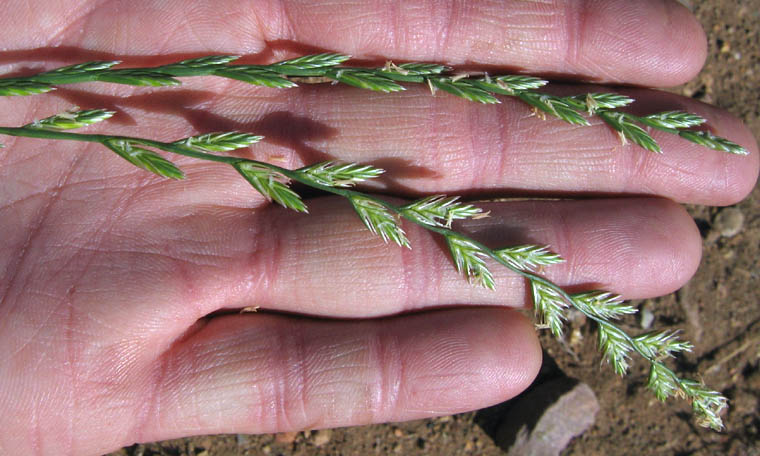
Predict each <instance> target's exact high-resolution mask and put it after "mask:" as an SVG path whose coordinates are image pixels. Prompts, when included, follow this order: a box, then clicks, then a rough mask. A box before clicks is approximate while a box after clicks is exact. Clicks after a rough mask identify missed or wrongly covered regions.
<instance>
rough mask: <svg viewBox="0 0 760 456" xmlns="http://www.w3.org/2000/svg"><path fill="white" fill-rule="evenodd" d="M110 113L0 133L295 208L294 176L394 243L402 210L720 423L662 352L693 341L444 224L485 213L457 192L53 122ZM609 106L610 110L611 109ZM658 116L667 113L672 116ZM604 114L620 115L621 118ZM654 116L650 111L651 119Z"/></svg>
mask: <svg viewBox="0 0 760 456" xmlns="http://www.w3.org/2000/svg"><path fill="white" fill-rule="evenodd" d="M112 114H113V113H112V112H110V111H105V110H88V111H78V112H69V113H64V114H60V115H57V116H52V117H48V118H47V119H43V120H41V121H36V122H33V123H31V124H28V125H25V126H22V127H0V134H5V135H10V136H25V137H31V138H44V139H51V140H70V141H80V142H92V143H99V144H101V145H103V146H105V147H107V148H108V149H110V150H112V151H113V152H115V153H116V154H118V155H119V156H121V157H122V158H124V159H125V160H127V161H129V162H130V163H132V164H134V165H136V166H139V167H142V168H144V169H146V170H148V171H151V172H153V173H155V174H158V175H160V176H163V177H167V178H173V179H181V178H183V177H184V174H183V173H182V171H180V170H179V168H177V167H176V166H175V165H174V164H173V163H171V162H170V161H168V160H166V159H165V158H163V157H162V156H160V155H159V154H158V153H157V152H156V150H159V151H164V152H170V153H174V154H178V155H184V156H187V157H192V158H196V159H200V160H206V161H214V162H218V163H223V164H226V165H230V166H232V167H233V168H235V169H236V170H237V171H238V172H239V173H240V174H241V175H242V176H243V177H244V178H245V179H246V180H247V181H248V182H249V183H250V184H251V185H252V186H253V187H254V188H255V189H256V190H258V191H259V192H260V193H261V194H262V195H264V196H265V197H267V198H269V199H271V200H273V201H275V202H277V203H278V204H281V205H282V206H284V207H287V208H290V209H293V210H295V211H299V212H307V207H306V204H305V203H304V202H303V200H302V199H301V197H300V196H299V195H298V194H297V193H296V192H294V191H293V190H292V189H291V188H290V187H289V186H288V184H289V182H290V181H296V182H299V183H301V184H303V185H306V186H308V187H311V188H314V189H317V190H321V191H323V192H327V193H332V194H335V195H338V196H341V197H343V198H346V199H347V200H348V201H349V202H350V203H351V204H352V205H353V207H354V209H355V210H356V212H357V214H358V215H359V217H360V218H361V220H362V221H363V222H364V224H365V225H366V227H367V228H368V229H369V230H370V231H371V232H373V233H375V234H377V235H379V236H381V237H382V238H383V240H385V241H386V242H388V241H389V240H390V241H393V242H395V243H396V244H398V245H399V246H402V247H411V246H410V243H409V240H408V239H407V237H406V234H405V232H404V230H403V228H402V227H401V224H400V222H399V219H400V218H403V219H406V220H408V221H409V222H412V223H414V224H416V225H418V226H420V227H422V228H424V229H426V230H428V231H430V232H433V233H436V234H438V235H440V236H442V237H443V238H444V239H445V240H446V242H447V245H448V246H449V251H450V254H451V257H452V260H453V261H454V264H455V266H456V268H457V270H458V271H460V272H461V273H463V274H464V275H465V276H466V277H467V278H468V279H469V280H470V282H471V283H474V284H478V285H481V286H484V287H486V288H489V289H493V288H494V287H495V281H494V278H493V275H492V274H491V272H490V269H489V267H488V265H487V261H486V260H490V261H492V262H495V263H497V264H500V265H502V266H504V267H506V268H508V269H509V270H511V271H513V272H514V273H517V274H519V275H520V276H522V277H524V278H525V279H526V280H527V282H528V284H529V285H530V289H531V293H532V297H533V302H534V308H535V313H536V317H537V320H538V322H539V326H544V327H548V328H549V329H551V331H552V333H554V334H555V336H557V337H561V336H562V331H563V325H564V320H565V318H566V317H565V314H566V311H567V309H568V308H569V307H575V308H576V309H578V310H579V311H580V312H582V313H583V314H584V315H586V316H587V317H588V318H589V319H591V320H593V321H594V322H596V324H597V327H598V331H599V346H600V349H601V351H602V352H603V354H604V356H605V358H606V359H607V360H608V361H609V362H610V364H612V366H613V368H614V370H615V371H616V372H617V373H618V374H620V375H625V374H626V372H627V370H628V360H629V357H630V353H631V352H636V353H638V354H639V355H640V356H641V357H643V358H644V359H645V360H646V361H647V362H648V363H649V366H650V374H649V382H648V387H649V388H650V389H651V390H652V391H653V392H654V394H655V396H656V397H657V398H658V399H660V400H665V399H666V398H667V397H669V396H671V395H679V396H682V397H685V398H688V399H689V400H691V403H692V408H693V410H694V412H695V414H696V416H697V418H698V420H699V423H700V424H702V425H704V426H708V427H711V428H713V429H716V430H719V429H722V427H723V423H722V421H721V418H720V413H721V412H722V411H723V410H724V409H725V408H726V406H727V400H726V398H725V397H723V396H722V395H720V393H718V392H716V391H712V390H710V389H708V388H707V387H706V386H705V385H703V384H702V383H700V382H696V381H693V380H689V379H682V378H680V377H678V375H676V374H675V373H674V372H673V371H672V370H670V369H669V368H668V367H667V366H666V365H665V364H664V363H663V360H664V359H666V358H668V357H671V356H673V355H674V354H675V353H678V352H681V351H689V350H691V348H692V345H691V344H689V343H688V342H684V341H681V340H679V339H678V338H677V337H676V336H677V334H676V333H673V332H670V333H669V332H651V333H646V334H641V335H638V336H631V335H629V334H627V333H626V332H625V331H623V330H622V329H621V328H620V327H619V326H617V325H616V324H615V323H614V320H616V319H618V318H620V317H621V316H624V315H627V314H632V313H635V312H636V310H635V309H634V308H633V307H631V306H629V305H626V304H624V303H623V302H622V300H621V299H620V297H619V296H617V295H614V294H612V293H609V292H605V291H601V290H599V291H591V292H585V293H579V294H569V293H567V292H566V291H565V290H563V289H562V288H561V287H560V286H558V285H556V284H555V283H553V282H552V281H550V280H548V279H546V278H545V277H542V276H541V275H539V274H538V273H537V272H536V270H537V269H538V268H541V267H543V266H549V265H551V264H556V263H560V262H562V261H563V260H562V258H561V257H560V256H559V255H557V254H555V253H552V252H550V251H549V250H548V249H547V248H546V247H543V246H537V245H523V246H514V247H504V248H498V249H493V248H490V247H487V246H486V245H484V244H482V243H481V242H479V241H477V240H475V239H472V238H471V237H469V236H467V235H465V234H462V233H460V232H458V231H456V230H454V229H453V228H452V223H453V222H454V221H456V220H461V219H467V218H477V217H483V216H486V215H487V214H486V213H483V211H482V210H481V209H479V208H477V207H474V206H472V205H469V204H465V203H462V202H459V201H458V199H457V197H447V196H445V195H436V196H431V197H426V198H422V199H420V200H417V201H413V202H411V203H408V204H405V205H395V204H392V203H390V202H388V201H386V200H384V199H382V198H378V197H377V196H374V195H371V194H367V193H363V192H360V191H357V190H354V189H352V188H350V187H352V186H353V185H354V184H356V183H358V182H362V181H364V180H367V179H373V178H376V177H378V176H380V175H381V174H382V173H383V172H384V171H383V170H382V169H379V168H375V167H372V166H369V165H359V164H353V163H347V164H340V163H336V162H323V163H317V164H314V165H310V166H306V167H303V168H300V169H295V170H290V169H286V168H282V167H280V166H277V165H273V164H271V163H266V162H262V161H257V160H250V159H246V158H240V157H231V156H223V155H218V154H215V153H214V152H224V151H230V150H235V149H239V148H242V147H247V146H249V145H251V144H253V143H255V142H257V141H259V140H261V136H254V135H249V134H246V133H240V132H223V133H209V134H203V135H197V136H192V137H189V138H183V139H180V140H177V141H173V142H162V141H155V140H150V139H145V138H135V137H130V136H113V135H102V134H80V133H70V132H66V131H61V130H66V129H71V128H78V127H83V126H86V125H90V124H92V123H95V122H98V121H101V120H105V119H107V118H109V117H110V116H111V115H112ZM609 115H610V116H612V117H614V116H613V114H612V113H609ZM663 117H665V118H670V119H671V120H672V116H670V117H669V116H667V115H663ZM605 120H606V119H605ZM687 120H688V119H687ZM611 121H613V122H614V121H619V122H621V123H622V122H624V121H625V119H619V118H618V119H612V120H611ZM655 122H656V121H655V120H652V123H655ZM687 123H688V122H687ZM663 128H670V127H663Z"/></svg>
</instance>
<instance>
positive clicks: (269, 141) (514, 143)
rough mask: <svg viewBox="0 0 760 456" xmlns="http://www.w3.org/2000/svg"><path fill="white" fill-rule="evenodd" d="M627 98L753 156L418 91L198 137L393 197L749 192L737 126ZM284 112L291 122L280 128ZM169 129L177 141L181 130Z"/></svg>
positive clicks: (235, 104)
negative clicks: (257, 137)
mask: <svg viewBox="0 0 760 456" xmlns="http://www.w3.org/2000/svg"><path fill="white" fill-rule="evenodd" d="M564 89H565V90H566V91H568V92H570V93H586V92H588V91H591V92H593V91H599V90H605V89H600V88H599V87H575V88H573V87H566V88H564ZM622 93H624V94H625V95H628V96H631V97H632V98H634V99H636V100H637V101H636V103H635V104H634V105H633V106H634V107H635V109H636V113H639V114H641V115H645V114H651V113H656V112H663V111H670V110H678V111H687V112H693V113H695V114H699V115H701V116H703V117H705V118H706V119H707V124H706V125H707V128H708V129H709V131H711V132H712V133H714V134H716V135H719V136H723V137H726V138H728V139H730V140H732V141H734V142H737V143H739V144H741V145H743V146H744V147H745V148H746V149H747V150H748V151H749V152H750V154H749V156H741V155H732V154H728V153H725V152H720V151H714V150H711V149H708V148H707V147H704V146H701V145H698V144H694V143H692V142H689V141H686V140H685V139H682V138H680V137H678V136H676V135H673V134H669V133H664V132H660V131H652V132H651V134H652V136H653V137H654V138H655V140H656V141H657V142H658V144H659V145H660V146H661V148H662V151H663V153H662V154H657V153H652V152H649V151H647V150H645V149H643V148H641V147H640V146H638V145H636V144H631V143H629V144H628V145H625V146H624V145H622V144H621V141H620V137H619V135H618V134H617V132H616V131H615V130H613V129H612V128H610V127H609V126H608V125H606V124H605V123H604V122H603V121H602V120H600V119H599V118H589V121H590V122H591V124H592V125H591V126H576V125H570V124H568V123H566V122H563V121H561V120H559V119H555V118H552V117H549V118H547V119H546V120H541V119H539V118H537V117H534V116H532V114H531V110H530V109H529V107H527V106H526V105H524V104H522V103H521V102H519V101H515V100H514V99H511V98H506V97H505V98H504V99H503V100H502V101H503V103H502V104H500V105H497V106H494V105H485V106H484V105H480V104H478V103H472V102H467V101H464V100H461V99H458V98H456V97H453V96H450V95H448V94H438V95H436V96H431V95H430V93H429V91H427V90H426V89H425V88H410V90H408V91H407V92H405V93H403V94H394V95H390V96H389V95H387V94H374V93H367V92H366V91H361V90H358V89H350V88H348V89H346V90H340V89H339V88H331V87H325V88H318V89H312V90H300V91H298V92H288V93H285V94H282V95H280V96H276V97H275V98H274V99H267V100H266V103H265V104H264V105H262V106H261V109H262V110H263V112H257V114H256V116H255V117H253V116H252V117H249V116H246V115H239V116H236V117H233V121H232V123H231V124H230V123H229V121H227V123H225V122H218V123H213V122H212V123H211V124H208V125H207V124H204V123H202V122H201V123H196V124H195V125H194V128H197V129H199V130H207V131H210V130H213V129H220V128H225V127H226V128H227V129H229V128H240V127H242V128H248V129H250V130H251V131H256V132H258V133H260V134H263V135H265V137H266V140H265V142H264V143H262V144H260V145H257V146H256V147H255V148H254V154H256V157H260V158H262V159H268V158H269V157H270V156H273V155H281V156H283V157H288V158H292V161H291V162H290V163H288V165H289V166H293V167H299V166H303V165H307V164H312V163H315V162H318V161H321V160H327V159H338V160H343V161H353V162H361V163H371V164H375V165H376V166H379V167H381V168H385V169H386V170H387V171H388V172H387V173H386V175H385V176H383V178H382V179H380V180H381V181H382V182H383V183H384V184H386V185H387V186H388V188H389V189H390V190H392V191H395V192H398V193H400V194H409V193H411V192H412V191H416V192H428V193H450V194H457V193H462V192H473V191H476V192H487V193H490V194H494V193H499V192H504V191H509V192H511V193H513V194H514V193H515V192H517V193H531V194H535V193H538V194H543V195H546V194H549V195H556V194H567V193H574V194H578V193H587V194H589V193H590V194H595V195H598V194H605V193H606V194H616V195H617V194H648V195H659V196H665V197H668V198H671V199H674V200H676V201H680V202H689V203H698V204H713V205H726V204H734V203H736V202H738V201H740V200H741V199H743V198H744V197H745V196H746V195H747V194H748V193H749V192H750V191H752V189H753V188H754V185H755V182H756V181H757V176H758V169H759V168H760V160H759V158H760V154H758V149H757V142H756V141H755V139H754V137H753V135H752V133H751V132H750V131H749V130H748V128H747V127H746V126H745V125H743V124H742V122H741V121H740V120H738V119H737V118H736V117H734V116H732V115H731V114H729V113H727V112H726V111H724V110H721V109H718V108H714V107H711V106H708V105H705V104H703V103H700V102H698V101H695V100H691V99H687V98H684V97H680V96H677V95H673V94H667V93H662V92H655V91H648V90H624V91H622ZM251 100H253V98H252V97H251V98H249V97H246V96H245V95H243V96H242V97H241V98H228V99H223V100H220V101H219V102H218V103H217V104H216V106H214V107H213V108H212V111H213V112H216V113H218V114H219V115H220V116H221V115H222V113H225V112H227V113H229V112H238V113H239V112H244V111H243V109H244V107H245V106H250V103H251ZM249 109H250V108H249ZM283 111H287V112H291V113H292V117H290V118H289V119H280V120H282V122H277V123H276V122H275V119H277V118H278V114H277V113H280V112H283ZM248 119H251V121H250V122H248V121H247V120H248ZM255 119H259V120H255ZM270 119H271V120H270ZM288 121H290V122H291V123H292V127H289V126H288V124H287V122H288ZM164 123H170V124H172V125H177V128H178V129H180V130H181V129H182V128H183V127H182V126H181V125H183V124H186V120H184V119H174V121H173V122H170V121H167V122H164ZM283 123H285V125H283ZM185 133H187V130H184V131H183V133H182V134H185ZM177 134H178V135H179V134H180V133H177Z"/></svg>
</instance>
